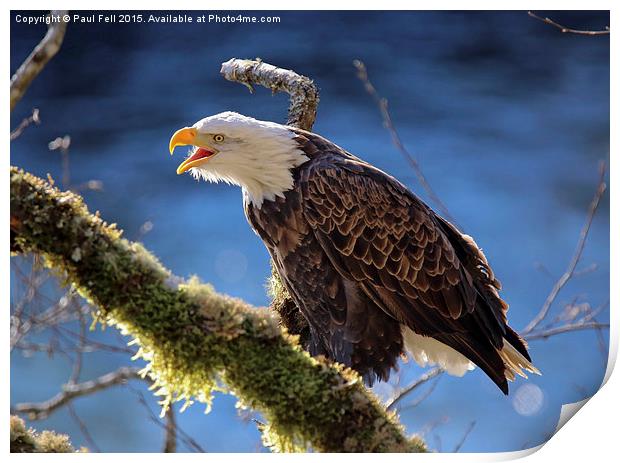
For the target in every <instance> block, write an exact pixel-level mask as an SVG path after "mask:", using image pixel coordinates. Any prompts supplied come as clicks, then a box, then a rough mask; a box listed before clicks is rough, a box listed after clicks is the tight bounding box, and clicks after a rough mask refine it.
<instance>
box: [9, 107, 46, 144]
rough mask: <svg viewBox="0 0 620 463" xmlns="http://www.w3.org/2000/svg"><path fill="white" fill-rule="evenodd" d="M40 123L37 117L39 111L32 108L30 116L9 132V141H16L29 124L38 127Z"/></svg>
mask: <svg viewBox="0 0 620 463" xmlns="http://www.w3.org/2000/svg"><path fill="white" fill-rule="evenodd" d="M40 123H41V118H40V117H39V110H38V109H37V108H34V109H33V110H32V114H31V115H30V116H28V117H26V118H25V119H23V120H22V121H21V122H20V123H19V125H18V126H17V128H16V129H15V130H13V131H12V132H11V141H13V140H16V139H17V138H19V137H20V135H21V134H22V132H23V131H24V130H26V129H27V128H28V127H29V126H30V125H31V124H35V125H39V124H40Z"/></svg>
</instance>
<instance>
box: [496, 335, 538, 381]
mask: <svg viewBox="0 0 620 463" xmlns="http://www.w3.org/2000/svg"><path fill="white" fill-rule="evenodd" d="M498 353H499V356H500V357H501V358H502V360H503V362H504V364H505V365H506V370H505V375H506V379H507V380H508V381H514V379H515V375H519V376H521V377H523V378H527V375H526V374H525V373H524V372H523V370H525V371H529V372H530V373H534V374H536V375H540V374H541V372H540V370H539V369H538V368H536V367H535V366H534V365H533V364H532V362H530V361H529V360H528V359H526V358H525V357H524V356H523V354H521V352H519V351H518V350H517V349H516V348H515V347H514V346H513V345H512V344H510V342H508V341H507V340H504V346H503V347H502V348H501V349H498Z"/></svg>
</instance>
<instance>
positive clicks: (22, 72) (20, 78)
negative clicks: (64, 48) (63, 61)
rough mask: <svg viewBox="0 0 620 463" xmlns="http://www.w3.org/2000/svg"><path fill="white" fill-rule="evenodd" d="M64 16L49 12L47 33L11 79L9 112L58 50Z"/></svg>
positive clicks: (64, 27) (63, 27)
mask: <svg viewBox="0 0 620 463" xmlns="http://www.w3.org/2000/svg"><path fill="white" fill-rule="evenodd" d="M66 14H67V11H64V10H54V11H51V12H50V17H51V19H52V21H51V22H50V24H49V26H48V28H47V33H46V34H45V36H44V37H43V39H42V40H41V42H39V44H38V45H37V46H36V47H35V48H34V50H32V53H30V55H28V58H26V60H25V61H24V62H23V63H22V65H21V66H20V67H19V69H17V71H15V74H13V77H11V111H13V108H14V107H15V105H16V104H17V103H18V102H19V100H21V99H22V97H23V96H24V93H26V90H27V89H28V87H29V86H30V84H31V83H32V81H33V80H34V79H35V77H37V76H38V75H39V73H40V72H41V71H42V70H43V68H45V65H46V64H47V63H48V61H49V60H50V59H52V58H53V57H54V55H55V54H56V53H58V50H60V46H61V45H62V41H63V39H64V37H65V30H66V29H67V23H66V22H65V20H64V16H65V15H66Z"/></svg>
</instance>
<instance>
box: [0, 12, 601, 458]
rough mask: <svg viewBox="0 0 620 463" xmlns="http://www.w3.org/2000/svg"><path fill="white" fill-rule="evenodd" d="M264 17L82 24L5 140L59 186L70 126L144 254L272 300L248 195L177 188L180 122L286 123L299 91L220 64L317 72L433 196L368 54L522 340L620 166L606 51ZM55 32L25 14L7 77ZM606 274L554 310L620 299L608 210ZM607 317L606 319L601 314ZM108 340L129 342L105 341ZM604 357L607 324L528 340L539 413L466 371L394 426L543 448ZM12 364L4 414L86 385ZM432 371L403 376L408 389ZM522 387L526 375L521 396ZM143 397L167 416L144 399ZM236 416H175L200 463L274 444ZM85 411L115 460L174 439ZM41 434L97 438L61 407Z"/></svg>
mask: <svg viewBox="0 0 620 463" xmlns="http://www.w3.org/2000/svg"><path fill="white" fill-rule="evenodd" d="M205 13H207V12H205ZM197 14H198V13H194V15H197ZM261 14H265V15H269V14H274V15H280V16H281V18H282V22H281V23H280V24H269V25H267V24H254V25H247V24H243V25H242V24H193V25H187V24H183V25H170V24H169V25H165V24H141V25H136V24H131V25H120V24H116V25H104V24H94V25H79V24H70V25H69V27H68V29H67V35H66V38H65V42H64V44H63V46H62V49H61V51H60V53H59V54H58V56H57V57H56V58H54V59H53V60H52V61H51V62H50V63H49V65H48V66H47V68H46V69H45V70H44V71H43V73H42V74H41V75H40V76H39V77H38V78H37V80H36V81H35V82H34V83H33V84H32V86H31V88H30V89H29V90H28V92H27V94H26V96H25V97H24V99H23V100H22V101H21V102H20V103H19V105H18V106H17V107H16V109H15V110H14V111H13V113H12V115H11V127H15V126H16V125H17V124H18V123H19V121H20V120H21V119H22V118H23V117H25V116H27V115H28V113H29V111H30V109H31V108H33V107H37V108H39V109H40V112H41V119H42V124H41V125H40V126H38V127H31V128H29V129H28V130H27V131H26V132H25V133H24V135H23V136H22V137H20V138H19V139H18V140H16V141H15V142H13V143H12V144H11V163H12V164H14V165H18V166H20V167H23V168H25V169H27V170H29V171H30V172H32V173H34V174H37V175H41V176H45V175H46V174H47V173H50V174H51V175H52V176H53V177H54V178H56V179H57V180H58V179H60V178H61V165H60V158H59V155H58V153H57V152H50V151H48V149H47V144H48V142H49V141H50V140H52V139H54V138H55V137H57V136H63V135H65V134H69V135H70V136H71V140H72V143H71V148H70V166H71V180H72V182H73V183H75V184H78V183H81V182H85V181H88V180H90V179H99V180H101V181H102V182H103V185H104V191H103V192H86V193H85V199H86V201H87V203H88V205H89V207H90V209H91V210H93V211H94V210H99V211H101V214H102V216H103V217H104V218H105V219H106V220H107V221H109V222H116V223H117V224H118V225H119V227H120V228H122V229H124V230H125V233H126V236H127V237H129V238H132V237H136V236H138V234H139V229H140V227H141V225H142V224H143V223H144V222H145V221H151V222H152V223H153V229H152V230H151V231H150V232H149V233H148V234H146V235H145V236H144V237H143V238H142V239H143V241H144V244H145V245H146V247H147V248H148V249H150V250H152V251H153V252H154V253H155V254H156V255H157V256H158V257H159V258H160V259H161V261H162V262H163V263H165V265H166V266H167V267H168V268H170V269H171V270H172V271H173V272H174V273H175V274H177V275H182V276H188V275H191V274H196V275H199V276H200V277H201V278H202V279H203V280H205V281H209V282H211V283H213V284H214V285H215V287H216V288H217V289H218V290H219V291H222V292H225V293H228V294H231V295H234V296H238V297H241V298H243V299H245V300H247V301H249V302H250V303H252V304H256V305H264V304H267V303H268V298H267V296H266V294H265V288H264V286H265V280H266V278H267V276H268V273H269V259H268V255H267V252H266V250H265V249H264V247H263V245H262V243H261V242H260V240H259V239H258V238H257V237H256V236H255V235H254V234H253V233H252V232H251V231H250V229H249V227H248V225H247V224H246V221H245V218H244V216H243V211H242V207H241V193H240V191H239V189H238V188H236V187H230V186H223V185H211V184H206V183H197V182H195V181H193V180H192V179H191V178H190V177H189V176H187V175H185V176H177V175H176V174H175V168H176V166H177V164H178V163H179V162H180V159H181V158H180V157H175V158H171V157H170V156H169V155H168V152H167V145H168V139H169V137H170V135H171V134H172V133H173V131H174V130H176V129H177V128H179V127H182V126H185V125H191V124H192V123H193V122H195V121H196V120H198V119H200V118H202V117H204V116H206V115H210V114H214V113H217V112H220V111H224V110H233V111H238V112H241V113H244V114H247V115H250V116H254V117H256V118H259V119H265V120H272V121H276V122H283V121H285V119H286V107H287V97H286V96H285V95H276V96H273V97H272V96H271V95H270V93H269V92H268V91H266V90H264V89H259V90H258V91H257V93H256V94H255V95H250V94H248V92H247V90H246V89H244V88H243V87H241V86H240V85H238V84H234V83H230V82H227V81H225V80H224V79H222V78H221V77H220V75H219V69H220V63H222V62H223V61H226V60H228V59H230V58H231V57H248V58H253V57H257V56H258V57H261V58H262V59H263V60H265V61H267V62H270V63H273V64H276V65H279V66H281V67H284V68H289V69H295V70H296V71H297V72H299V73H302V74H305V75H307V76H311V77H312V78H313V79H314V80H315V82H316V83H317V84H318V86H319V87H320V90H321V104H320V107H319V113H318V118H317V121H316V125H315V127H314V130H315V131H316V132H318V133H320V134H322V135H324V136H325V137H327V138H329V139H331V140H332V141H334V142H336V143H337V144H339V145H341V146H343V147H345V148H346V149H348V150H349V151H351V152H353V153H355V154H356V155H358V156H360V157H362V158H364V159H366V160H368V161H369V162H371V163H373V164H375V165H377V166H378V167H380V168H381V169H384V170H386V171H387V172H390V173H392V174H394V175H395V176H396V177H398V178H399V179H400V180H401V181H403V182H404V183H405V184H407V185H408V186H409V187H410V188H412V189H413V190H414V191H416V192H417V193H418V194H419V195H421V196H422V197H424V198H426V199H428V198H427V196H426V195H425V193H424V191H423V190H422V189H421V187H420V185H419V184H418V183H417V182H416V179H415V175H414V173H413V171H412V170H411V169H410V168H409V167H408V165H407V163H406V162H405V161H404V159H403V158H402V156H401V155H400V154H399V153H398V151H397V150H396V149H395V148H394V146H393V145H392V143H391V141H390V136H389V133H388V132H387V131H386V130H385V129H384V128H383V127H382V122H381V117H380V114H379V112H378V110H377V107H376V106H375V104H374V103H373V101H372V99H371V98H370V97H369V96H368V94H367V93H366V92H365V90H364V88H363V86H362V84H361V83H360V81H359V80H358V79H357V78H356V75H355V69H354V68H353V66H352V61H353V60H354V59H361V60H363V61H364V62H365V63H366V65H367V67H368V70H369V73H370V77H371V79H372V81H373V83H374V84H375V86H376V87H377V88H378V90H379V92H380V93H381V95H382V96H384V97H386V98H387V99H388V100H389V107H390V110H391V113H392V117H393V120H394V122H395V125H396V127H397V129H398V130H399V132H400V135H401V137H402V139H403V141H404V143H405V145H406V146H407V147H408V149H410V150H411V152H412V153H413V154H414V156H416V158H417V159H418V160H419V162H420V164H421V166H422V169H423V171H424V173H425V174H426V176H427V177H428V179H429V181H430V183H431V184H432V185H433V187H434V188H435V190H436V192H437V193H438V195H439V196H440V197H441V198H442V199H443V201H444V202H445V204H446V205H447V206H448V208H449V209H450V211H451V212H452V214H453V215H454V216H455V217H456V218H457V221H458V222H459V224H460V225H461V226H462V227H463V228H464V229H465V230H466V231H467V232H468V233H470V234H472V235H473V236H474V237H475V239H476V241H477V242H478V243H479V245H481V246H482V247H483V249H484V251H485V253H486V255H487V257H488V259H489V261H490V262H491V264H492V265H493V268H494V270H495V273H496V275H497V276H498V277H499V278H500V279H501V281H502V282H503V285H504V290H503V293H502V294H503V296H504V297H505V299H506V300H507V301H508V302H509V303H510V305H511V309H510V312H509V319H510V322H511V324H512V326H514V327H515V328H517V329H520V328H523V327H524V326H525V324H526V323H527V322H528V321H529V320H530V319H531V318H532V317H533V315H534V314H535V313H536V312H537V311H538V310H539V308H540V306H541V304H542V303H543V301H544V299H545V297H546V295H547V294H548V292H549V290H550V288H551V286H552V284H553V282H554V278H556V277H558V276H559V275H560V274H561V273H562V272H563V271H564V268H565V267H566V265H567V264H568V261H569V259H570V257H571V254H572V252H573V250H574V247H575V244H576V240H577V237H578V233H579V229H580V227H581V226H582V224H583V222H584V219H585V211H586V208H587V205H588V203H589V201H590V200H591V197H592V195H593V193H594V189H595V186H596V181H597V175H598V174H597V169H598V162H599V160H600V159H607V158H608V155H609V40H608V38H607V37H583V36H576V35H567V34H561V33H560V32H559V31H557V30H556V29H554V28H552V27H550V26H548V25H545V24H542V23H540V22H538V21H535V20H534V19H532V18H530V17H528V16H527V14H526V13H525V12H501V13H484V12H481V13H475V12H389V13H387V12H377V13H370V12H358V13H355V12H346V13H345V12H343V13H337V12H286V13H268V12H265V13H261ZM554 18H556V19H557V20H559V21H560V22H563V23H566V24H569V25H575V26H579V27H583V28H602V27H604V26H605V25H608V24H609V16H608V14H607V13H605V12H602V13H601V12H599V13H570V12H562V13H555V14H554ZM44 32H45V26H42V25H39V26H27V25H23V24H16V23H15V22H14V21H12V22H11V71H12V72H13V71H14V70H15V69H16V68H17V67H18V66H19V64H20V63H21V61H22V60H23V58H24V57H25V56H26V55H27V54H28V53H29V52H30V50H31V49H32V47H33V46H34V45H35V44H36V43H37V42H38V40H39V39H40V37H41V36H42V35H43V34H44ZM538 263H542V264H544V266H545V267H546V269H548V272H549V273H550V274H551V276H549V275H548V274H546V273H545V272H544V271H541V270H540V269H538V268H537V264H538ZM592 263H596V264H597V265H598V269H597V270H596V271H595V272H593V273H588V274H586V275H583V276H581V277H579V278H577V279H575V280H574V281H572V282H571V283H570V285H569V286H568V287H567V288H566V289H565V290H564V291H563V292H562V293H561V294H560V296H559V297H558V301H557V303H558V306H561V305H562V304H563V303H567V302H570V301H571V300H572V299H573V298H574V297H576V296H579V297H580V298H581V300H585V301H588V302H590V303H591V304H592V305H593V306H597V305H599V304H602V303H604V302H605V301H606V300H607V299H608V295H609V202H608V197H607V196H606V197H604V198H603V200H602V204H601V207H600V211H599V213H598V214H597V216H596V217H595V219H594V223H593V225H592V230H591V233H590V237H589V240H588V243H587V247H586V249H585V251H584V254H583V260H582V267H587V266H588V265H590V264H592ZM556 309H557V307H556ZM601 321H608V315H607V313H606V311H605V313H604V314H603V315H601ZM112 331H113V330H112ZM93 336H94V337H95V338H98V339H101V340H108V341H110V340H112V341H115V342H116V338H117V335H116V334H114V333H110V330H108V331H106V332H104V333H101V332H95V333H94V334H93ZM597 346H598V345H597V341H596V336H595V334H594V333H593V332H580V333H572V334H565V335H561V336H557V337H554V338H552V339H550V340H548V341H546V342H545V341H534V342H532V345H531V352H532V357H533V358H534V360H535V363H536V365H537V366H538V367H539V368H540V369H541V370H542V371H543V372H544V375H543V376H542V377H534V378H531V379H530V382H531V383H532V384H534V385H536V386H538V387H539V388H540V390H541V391H542V392H543V394H544V397H543V401H542V403H541V404H540V407H539V410H538V411H537V412H536V413H535V414H534V415H532V416H524V415H520V414H518V413H517V412H516V411H515V407H514V402H513V400H511V398H506V397H504V396H503V395H502V394H501V393H500V392H499V391H498V390H497V389H496V387H495V386H494V385H493V384H492V382H491V381H490V380H489V379H488V378H487V377H486V376H484V374H483V373H482V372H481V371H479V370H476V371H474V372H473V373H469V374H467V375H466V376H465V377H464V378H462V379H459V378H452V377H447V376H446V377H443V378H442V379H441V380H440V382H439V384H438V385H437V388H436V390H435V391H434V393H433V394H432V395H431V396H430V397H429V398H428V399H427V400H425V401H424V402H422V403H421V404H420V405H419V406H417V407H416V408H410V409H404V410H403V411H402V413H401V419H402V421H403V423H404V424H406V426H407V430H408V431H409V432H424V431H426V438H427V439H428V442H429V444H430V446H431V447H434V448H436V449H441V450H443V451H449V450H451V449H452V448H453V447H454V446H455V445H456V443H457V442H458V441H459V440H460V438H461V436H462V435H463V433H464V432H465V430H466V428H467V426H468V424H469V423H470V422H471V421H476V424H475V426H474V428H473V431H472V432H471V434H470V435H469V437H468V439H467V440H466V441H465V443H464V445H463V447H462V451H483V452H487V451H506V450H517V449H520V448H523V447H530V446H533V445H536V444H539V443H541V442H542V441H544V440H545V439H546V438H547V437H548V435H549V434H550V433H551V432H553V430H554V428H555V425H556V422H557V419H558V416H559V412H560V407H561V405H562V404H563V403H568V402H574V401H578V400H581V399H583V398H584V397H586V396H588V395H591V394H593V393H594V392H595V391H596V390H597V389H598V387H599V385H600V382H601V380H602V377H603V374H604V371H605V362H604V360H603V359H602V357H601V354H600V352H599V350H598V347H597ZM11 359H12V363H11V404H15V403H18V402H22V401H35V400H44V399H47V398H49V397H51V396H52V395H53V394H55V393H56V392H57V391H58V390H59V388H60V386H61V385H62V384H63V383H64V382H65V381H66V380H67V378H68V377H69V375H70V373H71V365H70V363H69V362H67V360H66V359H64V358H62V356H56V357H54V358H53V359H49V358H47V356H46V355H45V354H36V355H34V356H31V357H24V356H22V355H21V354H20V353H19V352H15V353H13V355H12V357H11ZM125 364H132V362H130V361H129V359H128V358H127V356H126V355H121V354H118V355H114V354H106V353H93V354H87V362H86V365H85V369H84V371H83V374H82V378H83V379H89V378H93V377H95V376H97V375H99V374H103V373H105V372H108V371H111V370H113V369H115V368H117V367H119V366H121V365H125ZM421 371H423V370H422V369H420V368H418V367H416V366H414V365H412V364H409V365H407V366H406V367H404V370H403V382H404V383H406V382H407V380H408V379H411V378H414V377H415V376H416V375H418V374H419V373H420V372H421ZM523 384H525V383H524V381H523V380H520V379H519V380H518V381H517V382H516V383H514V384H512V386H511V387H512V390H513V391H516V390H517V389H518V387H519V386H521V385H523ZM133 387H134V388H135V389H138V390H141V391H142V392H144V393H145V394H146V397H148V400H149V403H150V404H151V407H152V408H153V409H154V410H156V409H157V405H156V403H155V400H154V399H152V398H151V396H150V393H148V392H147V391H146V388H145V387H144V385H142V384H140V383H134V385H133ZM378 392H379V393H385V392H386V390H385V388H384V389H381V388H379V390H378ZM234 404H235V399H234V398H233V397H231V396H226V395H221V394H220V395H218V396H217V397H216V400H215V402H214V405H213V410H212V411H211V413H210V414H208V415H204V414H203V410H204V408H203V407H202V406H201V405H195V406H193V407H190V409H189V410H187V411H186V412H185V413H184V414H182V415H179V416H178V419H179V423H180V425H181V426H182V427H183V429H184V430H185V431H187V432H188V433H189V434H191V435H192V436H193V437H194V438H195V439H196V440H197V441H198V442H199V443H200V444H201V445H202V446H203V447H204V448H205V449H206V450H207V451H213V452H215V451H222V452H224V451H243V452H249V451H256V450H257V449H260V448H261V447H260V443H259V439H260V438H259V433H258V431H257V430H256V426H255V425H254V424H253V423H252V422H249V423H248V422H244V421H243V420H242V419H240V418H239V416H238V414H237V411H236V410H235V408H234ZM75 407H76V411H77V412H78V413H79V415H80V417H81V418H82V419H83V420H84V421H85V422H86V423H87V424H88V426H89V430H90V432H91V434H92V436H93V438H94V440H95V441H96V443H97V444H98V446H99V447H100V448H101V449H102V450H104V451H159V450H160V448H161V445H162V433H163V431H162V429H161V428H160V427H158V426H157V425H156V424H154V423H153V422H151V421H149V419H148V417H147V415H146V412H145V410H144V408H143V407H142V406H141V405H140V404H139V403H138V402H137V400H136V397H135V394H134V393H133V392H132V391H131V390H128V389H127V388H114V389H109V390H107V391H106V392H103V393H100V394H98V395H96V396H94V397H91V398H85V399H80V400H78V401H76V403H75ZM435 424H437V426H436V427H434V425H435ZM36 426H37V427H39V428H46V427H49V428H52V429H56V430H58V431H62V432H66V433H68V434H69V435H71V436H72V439H73V441H74V442H75V443H76V444H78V445H87V443H86V441H85V440H84V437H83V435H82V434H81V433H80V430H79V427H78V426H77V425H76V424H75V422H74V421H72V420H71V419H70V418H69V414H68V412H67V411H66V410H62V411H59V412H58V413H55V414H53V415H52V416H50V417H49V419H47V420H44V421H42V422H39V423H36ZM181 450H184V448H181Z"/></svg>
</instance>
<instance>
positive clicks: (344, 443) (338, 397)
mask: <svg viewBox="0 0 620 463" xmlns="http://www.w3.org/2000/svg"><path fill="white" fill-rule="evenodd" d="M11 250H12V252H37V253H40V254H41V255H42V256H43V257H44V259H45V262H46V264H47V265H48V266H49V267H51V268H52V269H55V270H57V271H58V273H59V275H61V276H62V277H63V278H64V279H65V281H66V282H67V283H70V284H72V285H73V286H74V287H75V288H76V290H77V291H78V292H79V293H80V294H81V295H82V296H83V297H84V298H86V299H87V300H88V301H89V302H91V303H92V304H93V305H94V306H95V307H97V308H98V310H99V313H98V314H97V317H98V319H99V320H100V321H102V322H105V323H108V324H110V325H114V326H116V327H118V328H119V329H120V330H121V332H122V333H124V334H126V335H130V336H132V337H133V338H134V339H135V342H136V343H138V344H139V346H140V350H139V354H138V356H139V357H142V358H143V359H144V360H146V361H147V367H146V368H145V370H144V371H145V374H147V373H148V374H149V375H150V377H151V379H152V380H153V381H154V382H155V384H156V385H157V387H158V389H159V390H158V391H157V394H158V395H161V396H162V397H163V401H162V404H163V407H164V410H165V409H166V407H167V406H168V404H169V403H170V402H171V401H176V400H185V401H187V403H191V402H192V401H193V400H198V401H201V402H205V403H207V404H209V403H210V401H211V394H212V392H213V391H214V390H227V391H229V392H231V393H233V394H235V395H236V396H237V397H238V398H239V400H240V402H241V403H242V405H245V406H249V407H252V408H254V409H256V410H258V411H260V412H261V413H263V414H264V416H265V418H266V419H267V421H268V424H267V425H266V426H265V427H264V429H263V436H264V440H265V443H266V444H267V445H271V446H273V447H274V448H275V449H276V450H283V451H290V450H299V449H302V450H303V449H305V448H307V447H308V446H311V447H312V448H313V449H314V450H317V451H334V452H337V451H357V452H370V451H390V452H396V451H423V450H424V444H423V443H422V442H421V440H419V439H418V438H413V439H408V438H406V437H405V435H404V433H403V428H402V426H401V425H399V424H398V422H397V420H396V417H395V415H393V414H391V413H387V412H386V411H385V409H384V408H383V407H382V406H381V404H380V403H379V402H378V401H377V399H376V398H375V397H374V395H372V394H371V393H370V392H368V391H367V390H366V388H365V387H364V385H363V383H362V381H361V380H360V377H359V376H358V375H357V374H356V373H355V372H353V371H351V370H349V369H346V368H344V367H342V366H341V365H338V364H332V363H329V362H327V361H325V360H324V359H316V358H312V357H310V356H309V355H308V353H306V352H305V351H304V350H303V349H302V348H300V346H299V345H298V344H297V342H296V338H295V337H293V336H291V335H289V334H287V333H286V332H285V331H282V330H281V329H280V328H279V326H278V322H277V319H276V317H275V316H273V315H272V314H271V312H269V311H268V310H267V309H257V308H253V307H251V306H249V305H248V304H247V303H245V302H243V301H241V300H239V299H234V298H231V297H229V296H225V295H221V294H218V293H217V292H215V290H214V289H213V288H212V287H211V286H210V285H207V284H200V283H199V282H198V281H197V279H196V278H193V279H191V280H189V281H187V282H182V283H179V279H178V278H175V277H173V276H172V275H171V274H170V272H169V271H168V270H167V269H165V268H164V267H163V266H162V265H161V264H160V263H159V262H158V261H157V260H156V258H155V257H153V256H152V255H151V254H150V253H149V252H148V251H146V250H145V249H144V248H143V247H142V246H141V245H140V244H138V243H132V242H130V241H127V240H125V239H123V238H122V237H121V232H120V231H118V230H117V229H116V228H115V226H114V225H108V224H106V223H105V222H104V221H103V220H102V219H101V218H100V217H99V216H98V215H97V214H94V215H93V214H90V213H89V212H88V210H87V208H86V206H85V205H84V203H83V201H82V199H81V198H80V197H79V196H78V195H76V194H74V193H71V192H61V191H59V190H58V189H56V188H54V187H53V186H52V185H50V184H49V183H47V182H45V181H43V180H42V179H39V178H37V177H34V176H32V175H30V174H28V173H24V172H23V171H21V170H19V169H17V168H14V167H12V168H11Z"/></svg>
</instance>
